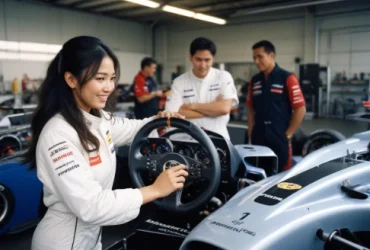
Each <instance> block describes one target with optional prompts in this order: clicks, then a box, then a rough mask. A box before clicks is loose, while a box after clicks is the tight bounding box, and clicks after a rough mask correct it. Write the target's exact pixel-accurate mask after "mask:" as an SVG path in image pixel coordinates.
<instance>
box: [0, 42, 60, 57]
mask: <svg viewBox="0 0 370 250" xmlns="http://www.w3.org/2000/svg"><path fill="white" fill-rule="evenodd" d="M61 48H62V45H58V44H47V43H29V42H13V41H0V51H1V50H5V51H20V52H41V53H54V54H56V53H58V52H59V51H60V50H61Z"/></svg>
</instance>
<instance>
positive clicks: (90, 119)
mask: <svg viewBox="0 0 370 250" xmlns="http://www.w3.org/2000/svg"><path fill="white" fill-rule="evenodd" d="M80 110H81V112H82V114H83V116H84V117H85V120H86V124H87V126H88V127H89V128H90V129H98V128H99V127H100V124H101V123H102V119H103V118H102V117H97V116H94V115H92V114H89V113H87V112H86V111H84V110H82V109H80Z"/></svg>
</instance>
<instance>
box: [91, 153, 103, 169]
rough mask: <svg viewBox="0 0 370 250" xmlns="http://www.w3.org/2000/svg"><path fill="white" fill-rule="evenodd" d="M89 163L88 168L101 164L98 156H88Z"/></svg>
mask: <svg viewBox="0 0 370 250" xmlns="http://www.w3.org/2000/svg"><path fill="white" fill-rule="evenodd" d="M89 163H90V167H93V166H95V165H98V164H100V163H101V158H100V155H96V156H90V157H89Z"/></svg>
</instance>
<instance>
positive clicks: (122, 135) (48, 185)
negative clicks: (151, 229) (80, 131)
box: [32, 111, 153, 250]
mask: <svg viewBox="0 0 370 250" xmlns="http://www.w3.org/2000/svg"><path fill="white" fill-rule="evenodd" d="M82 112H83V113H84V117H85V121H86V124H87V125H88V127H89V128H90V131H91V132H92V133H93V134H94V135H95V136H96V137H97V138H98V139H99V142H100V149H99V152H97V151H94V152H90V153H88V152H86V151H85V150H84V149H83V147H82V145H81V143H80V139H79V137H78V135H77V132H76V131H75V130H74V129H73V128H72V126H71V125H69V123H67V122H66V121H65V120H64V118H63V117H62V116H61V115H56V116H54V117H53V118H52V119H50V121H48V122H47V124H46V125H45V127H44V128H43V130H42V132H41V135H40V138H39V141H38V143H37V149H36V163H37V175H38V178H39V179H40V180H41V182H42V183H43V185H44V203H45V205H46V206H47V207H48V211H47V212H46V215H45V216H44V218H43V219H42V220H41V222H40V223H39V225H38V226H37V228H36V231H35V233H34V235H33V239H32V250H54V249H55V250H57V249H58V250H67V249H68V250H70V249H79V250H80V249H81V250H90V249H95V250H97V249H101V248H102V245H101V242H100V238H101V226H104V225H117V224H123V223H126V222H128V221H130V220H133V219H134V218H136V217H137V216H138V214H139V211H140V207H141V205H142V202H143V198H142V195H141V192H140V191H139V190H138V189H121V190H114V191H113V190H112V186H113V180H114V176H115V170H116V157H115V150H114V147H115V146H121V145H124V144H127V143H130V142H132V140H133V138H134V136H135V135H136V133H137V131H138V130H139V129H140V128H141V127H142V126H143V125H145V124H146V123H147V122H149V121H151V120H152V119H153V118H149V119H145V120H129V119H122V118H112V119H111V120H109V118H110V115H109V114H107V113H105V112H102V114H103V115H102V118H99V117H96V116H93V115H91V114H88V113H86V112H84V111H82Z"/></svg>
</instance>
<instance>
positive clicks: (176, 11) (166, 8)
mask: <svg viewBox="0 0 370 250" xmlns="http://www.w3.org/2000/svg"><path fill="white" fill-rule="evenodd" d="M162 9H163V10H164V11H166V12H171V13H174V14H177V15H182V16H187V17H194V15H195V12H193V11H190V10H184V9H180V8H177V7H173V6H170V5H165V6H164V7H163V8H162Z"/></svg>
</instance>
